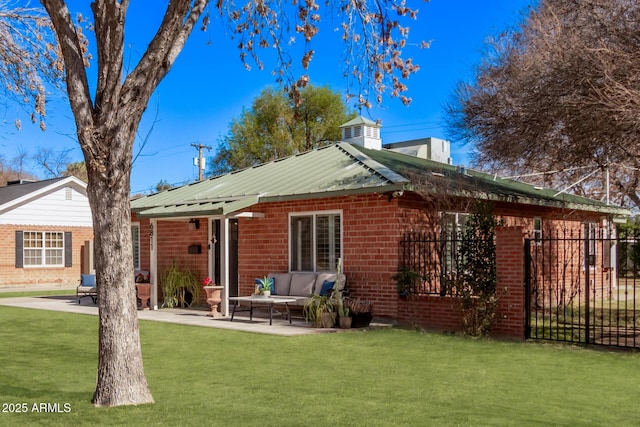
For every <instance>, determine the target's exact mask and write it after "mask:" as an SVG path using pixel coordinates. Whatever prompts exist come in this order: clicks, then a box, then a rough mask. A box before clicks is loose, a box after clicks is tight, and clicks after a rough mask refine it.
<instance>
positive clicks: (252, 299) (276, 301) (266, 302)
mask: <svg viewBox="0 0 640 427" xmlns="http://www.w3.org/2000/svg"><path fill="white" fill-rule="evenodd" d="M229 301H233V302H234V305H233V311H232V312H231V321H232V322H233V316H234V315H235V314H236V309H237V308H238V305H239V304H240V303H241V302H248V303H249V320H250V321H252V320H253V306H254V304H255V305H258V306H269V325H272V324H273V306H274V305H283V304H284V306H285V308H286V309H287V313H286V316H287V318H288V319H289V324H291V312H290V311H289V303H295V302H296V300H295V299H294V298H281V297H277V298H272V297H265V296H262V295H251V296H248V297H229ZM238 311H246V310H238ZM276 312H278V311H277V310H276ZM278 313H279V312H278Z"/></svg>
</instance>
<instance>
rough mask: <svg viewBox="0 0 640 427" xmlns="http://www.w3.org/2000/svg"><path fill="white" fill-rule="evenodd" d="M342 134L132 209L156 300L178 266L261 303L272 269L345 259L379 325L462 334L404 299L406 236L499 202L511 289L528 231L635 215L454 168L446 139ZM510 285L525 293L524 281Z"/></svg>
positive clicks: (372, 128)
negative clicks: (388, 322)
mask: <svg viewBox="0 0 640 427" xmlns="http://www.w3.org/2000/svg"><path fill="white" fill-rule="evenodd" d="M342 135H343V138H342V139H343V141H341V142H337V143H335V144H333V145H330V146H326V147H323V148H319V149H317V150H313V151H309V152H306V153H302V154H299V155H295V156H291V157H288V158H284V159H279V160H276V161H273V162H269V163H266V164H263V165H260V166H256V167H251V168H248V169H244V170H242V171H238V172H233V173H229V174H226V175H222V176H218V177H213V178H210V179H207V180H204V181H201V182H196V183H192V184H189V185H185V186H183V187H179V188H175V189H170V190H166V191H162V192H159V193H156V194H152V195H149V196H145V197H142V198H139V199H136V200H133V201H132V203H131V209H132V227H133V235H134V248H136V249H135V254H134V258H135V263H136V267H137V268H142V269H149V270H151V272H152V282H154V283H155V285H156V286H155V287H154V292H155V296H154V298H155V299H156V301H157V300H158V297H159V296H158V292H159V286H158V285H159V283H158V280H157V279H156V278H157V277H159V275H160V274H161V272H162V271H163V269H164V268H166V267H167V266H168V265H170V264H171V262H172V261H173V260H174V259H175V260H177V261H178V262H179V264H180V265H182V266H183V267H187V268H189V269H191V270H192V271H193V272H194V273H195V274H196V275H197V276H198V277H199V278H202V279H204V278H205V277H206V276H210V277H211V278H213V279H214V281H215V282H216V283H217V284H220V285H223V286H224V287H225V291H224V293H225V295H226V296H236V295H248V294H250V293H251V292H252V291H253V288H254V279H255V278H256V277H262V276H264V275H265V274H266V273H267V272H289V271H331V270H335V268H336V260H337V259H338V258H342V260H343V265H344V272H345V273H346V275H347V277H348V283H347V286H348V288H349V290H350V293H351V294H352V295H354V296H357V297H363V298H367V299H369V300H371V301H372V302H373V303H374V312H375V315H376V316H379V317H384V318H389V319H393V320H396V321H398V322H401V323H406V324H417V325H423V326H427V327H436V328H440V329H456V325H457V324H458V323H459V319H456V316H455V314H454V313H453V311H454V309H455V303H453V304H452V302H451V301H452V299H451V298H449V299H448V300H444V299H443V298H440V297H437V296H425V297H424V298H412V299H410V300H407V299H403V298H400V297H399V295H398V292H397V290H396V283H395V282H394V281H393V280H392V278H391V277H392V276H393V275H394V274H395V273H396V272H397V271H398V267H399V263H400V251H399V241H400V239H401V238H402V236H403V233H405V232H407V231H428V230H436V229H439V228H441V227H444V226H447V227H450V226H453V227H458V226H459V225H460V223H461V222H462V221H463V220H464V216H465V215H466V214H468V212H469V209H470V207H471V205H472V202H473V200H475V199H483V200H489V201H491V202H493V204H494V214H495V215H496V216H497V217H499V218H500V219H502V220H503V222H504V225H505V227H502V228H501V229H500V230H499V231H498V243H499V244H500V247H499V249H498V251H499V252H500V251H503V252H504V251H507V254H509V253H510V252H509V251H515V252H517V253H516V254H515V255H514V256H515V257H516V260H515V261H513V260H511V261H507V264H505V265H504V266H502V267H503V270H504V271H503V272H502V273H500V274H501V275H500V277H501V279H504V280H510V279H509V277H510V274H511V272H510V271H511V270H510V269H513V268H516V270H518V269H520V270H521V269H522V268H523V267H522V265H521V261H522V236H523V234H524V233H525V232H530V233H532V234H534V233H543V232H544V231H545V230H551V229H554V228H561V227H583V226H584V224H585V223H598V224H602V223H603V222H606V223H610V222H611V220H612V219H613V217H614V216H619V215H625V214H626V213H627V212H626V210H624V209H620V208H617V207H612V206H607V205H605V204H604V203H601V202H598V201H594V200H590V199H586V198H583V197H578V196H573V195H569V194H565V193H562V194H556V193H557V192H556V191H553V190H548V189H540V188H537V187H534V186H531V185H528V184H524V183H521V182H517V181H512V180H506V179H502V178H499V177H494V176H493V175H488V174H484V173H480V172H477V171H473V170H465V169H462V168H459V167H455V166H452V165H451V164H449V163H450V158H449V157H448V142H447V141H442V140H435V139H427V140H417V141H408V142H406V143H402V144H394V145H392V146H390V147H389V148H387V149H382V143H381V140H380V137H379V126H378V125H377V124H375V123H373V122H371V121H368V120H366V119H363V118H361V117H358V118H356V119H354V120H352V121H351V122H349V123H346V124H345V125H343V126H342ZM425 145H426V147H425ZM425 157H427V158H425ZM432 158H438V160H440V161H434V160H431V159H432ZM518 239H520V240H518ZM518 242H519V243H518ZM509 256H510V255H509ZM518 257H519V258H518ZM507 258H508V257H507ZM500 262H501V261H499V263H500ZM518 263H520V264H518ZM514 265H515V267H514ZM511 280H512V281H514V282H515V283H514V285H515V286H518V283H517V281H518V280H520V284H519V285H520V287H521V283H522V282H521V278H520V279H518V278H515V279H511ZM516 294H517V293H516V292H514V293H513V295H514V296H513V298H516V299H522V300H523V299H524V298H523V297H522V295H520V296H517V295H516ZM507 300H508V299H505V301H507ZM156 304H157V302H156ZM222 310H223V312H225V313H226V312H227V311H228V301H227V300H223V303H222ZM456 322H458V323H456ZM511 328H517V326H513V325H509V324H505V325H503V331H502V332H503V333H504V334H506V335H509V334H512V332H510V329H511ZM458 329H459V328H458Z"/></svg>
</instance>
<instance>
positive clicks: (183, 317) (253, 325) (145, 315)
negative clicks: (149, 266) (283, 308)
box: [0, 287, 339, 336]
mask: <svg viewBox="0 0 640 427" xmlns="http://www.w3.org/2000/svg"><path fill="white" fill-rule="evenodd" d="M6 289H9V288H5V289H3V291H4V290H6ZM55 289H61V288H60V287H56V288H55ZM25 290H26V289H24V288H11V291H13V292H15V291H25ZM29 290H33V288H31V289H29ZM38 290H44V288H42V287H38ZM0 306H10V307H21V308H32V309H38V310H51V311H65V312H68V313H79V314H88V315H92V316H97V315H98V306H97V305H95V304H93V301H91V298H87V297H85V298H82V299H81V301H80V304H78V303H77V300H76V297H75V288H74V290H73V295H59V296H42V297H16V298H0ZM208 312H209V311H208V310H205V309H204V308H201V309H197V308H196V309H188V310H187V309H161V310H139V311H138V318H139V319H140V320H152V321H157V322H166V323H179V324H182V325H192V326H203V327H208V328H218V329H228V330H234V331H243V332H255V333H261V334H272V335H284V336H295V335H306V334H317V333H327V332H336V331H339V329H319V328H312V327H311V324H310V323H309V322H305V321H304V320H302V319H296V318H295V317H294V318H293V322H292V324H291V325H290V324H289V321H288V320H286V319H284V318H283V317H280V316H274V318H273V325H269V317H268V311H263V310H258V309H254V313H253V321H249V315H248V313H245V312H240V313H236V315H235V317H234V318H233V322H231V320H230V317H220V318H215V319H214V318H211V317H208V316H207V313H208Z"/></svg>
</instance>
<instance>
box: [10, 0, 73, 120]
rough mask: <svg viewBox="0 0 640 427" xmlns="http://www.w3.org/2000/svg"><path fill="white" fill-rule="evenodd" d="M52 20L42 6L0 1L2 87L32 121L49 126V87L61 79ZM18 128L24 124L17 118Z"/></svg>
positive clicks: (60, 62)
mask: <svg viewBox="0 0 640 427" xmlns="http://www.w3.org/2000/svg"><path fill="white" fill-rule="evenodd" d="M59 53H60V52H59V50H58V49H57V43H56V39H55V34H54V33H53V31H52V28H51V22H50V21H49V19H48V17H47V16H46V14H45V13H43V11H42V9H37V8H32V7H25V6H18V5H17V4H14V3H10V2H8V1H7V0H0V86H1V87H2V89H0V90H2V91H4V93H5V95H6V97H7V99H10V100H12V101H13V102H16V103H18V104H19V105H22V106H24V107H25V108H26V109H28V111H29V113H30V117H31V121H32V122H33V123H36V122H39V123H40V128H41V129H42V130H44V129H45V128H46V126H45V121H44V117H45V116H46V98H47V95H48V92H47V86H49V88H51V87H57V86H59V82H60V81H61V80H62V70H63V63H62V61H61V59H60V56H59ZM14 124H15V126H16V128H18V129H20V128H21V126H22V123H21V121H20V119H18V118H16V119H15V121H14Z"/></svg>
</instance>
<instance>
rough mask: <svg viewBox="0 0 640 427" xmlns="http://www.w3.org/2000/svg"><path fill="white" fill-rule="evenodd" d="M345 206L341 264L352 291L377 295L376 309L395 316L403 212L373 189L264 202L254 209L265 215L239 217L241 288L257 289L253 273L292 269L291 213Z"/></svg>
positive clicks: (393, 202)
mask: <svg viewBox="0 0 640 427" xmlns="http://www.w3.org/2000/svg"><path fill="white" fill-rule="evenodd" d="M334 210H341V211H342V227H343V230H342V232H343V253H342V259H343V266H344V272H345V274H346V275H347V286H348V288H349V290H350V291H351V293H352V294H353V295H354V296H362V297H366V298H368V299H370V300H372V301H373V303H374V310H375V314H376V315H378V316H395V313H396V311H397V307H396V304H395V300H396V295H397V293H396V290H395V284H394V282H393V281H392V280H391V276H392V275H393V274H394V273H395V271H396V270H397V265H398V238H399V235H400V233H399V231H398V230H399V227H400V219H401V214H400V212H399V210H398V209H397V202H396V199H393V200H391V201H389V199H388V198H387V197H386V196H384V195H377V194H370V195H359V196H345V197H336V198H327V199H315V200H301V201H287V202H276V203H264V204H260V205H257V206H253V207H252V208H251V211H253V212H262V213H264V214H265V217H264V218H240V219H239V223H238V228H239V270H240V293H241V294H248V293H251V292H252V291H253V289H254V286H255V285H254V279H255V278H256V277H262V276H264V275H265V274H267V273H269V272H288V271H289V214H290V213H300V212H318V211H334Z"/></svg>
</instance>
